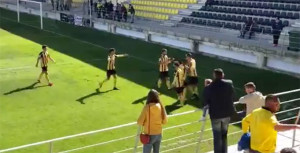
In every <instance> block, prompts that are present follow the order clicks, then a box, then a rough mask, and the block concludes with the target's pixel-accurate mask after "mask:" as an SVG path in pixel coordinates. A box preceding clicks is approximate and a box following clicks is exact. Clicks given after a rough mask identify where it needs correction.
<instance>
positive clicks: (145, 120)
mask: <svg viewBox="0 0 300 153" xmlns="http://www.w3.org/2000/svg"><path fill="white" fill-rule="evenodd" d="M137 123H138V124H139V125H141V126H142V127H143V133H145V134H148V135H150V142H149V143H148V144H144V147H143V153H150V152H151V150H152V148H153V153H159V148H160V143H161V139H162V125H163V124H166V123H167V114H166V110H165V109H164V107H163V105H162V103H161V101H160V99H159V94H158V92H157V91H156V90H154V89H152V90H150V92H149V93H148V97H147V102H146V105H145V107H144V108H143V111H142V113H141V115H140V117H139V119H138V121H137Z"/></svg>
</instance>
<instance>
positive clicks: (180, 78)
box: [172, 62, 185, 106]
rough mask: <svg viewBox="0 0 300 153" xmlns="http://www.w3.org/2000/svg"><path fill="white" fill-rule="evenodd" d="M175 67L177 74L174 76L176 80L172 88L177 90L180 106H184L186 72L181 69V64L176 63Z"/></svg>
mask: <svg viewBox="0 0 300 153" xmlns="http://www.w3.org/2000/svg"><path fill="white" fill-rule="evenodd" d="M174 67H175V71H176V72H175V74H174V80H173V83H172V87H173V88H175V91H176V93H177V96H178V100H179V102H180V105H181V106H183V105H184V100H185V97H184V94H183V90H184V71H183V70H182V69H181V68H180V63H179V62H174Z"/></svg>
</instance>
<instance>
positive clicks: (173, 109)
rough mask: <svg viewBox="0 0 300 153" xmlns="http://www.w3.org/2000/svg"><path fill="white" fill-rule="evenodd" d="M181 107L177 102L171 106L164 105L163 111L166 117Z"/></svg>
mask: <svg viewBox="0 0 300 153" xmlns="http://www.w3.org/2000/svg"><path fill="white" fill-rule="evenodd" d="M181 107H182V106H180V102H179V101H178V100H177V101H176V102H175V103H173V104H171V105H166V106H165V109H166V112H167V114H168V115H170V114H171V113H172V112H173V111H175V110H177V109H179V108H181Z"/></svg>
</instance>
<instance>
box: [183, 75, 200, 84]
mask: <svg viewBox="0 0 300 153" xmlns="http://www.w3.org/2000/svg"><path fill="white" fill-rule="evenodd" d="M197 84H198V77H191V76H188V77H187V79H186V85H197Z"/></svg>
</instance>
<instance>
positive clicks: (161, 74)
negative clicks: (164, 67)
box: [159, 71, 169, 80]
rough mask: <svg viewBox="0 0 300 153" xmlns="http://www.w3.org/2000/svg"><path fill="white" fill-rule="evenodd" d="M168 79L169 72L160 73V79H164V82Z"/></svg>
mask: <svg viewBox="0 0 300 153" xmlns="http://www.w3.org/2000/svg"><path fill="white" fill-rule="evenodd" d="M168 77H169V71H165V72H160V73H159V78H160V79H162V80H164V79H166V78H168Z"/></svg>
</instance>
